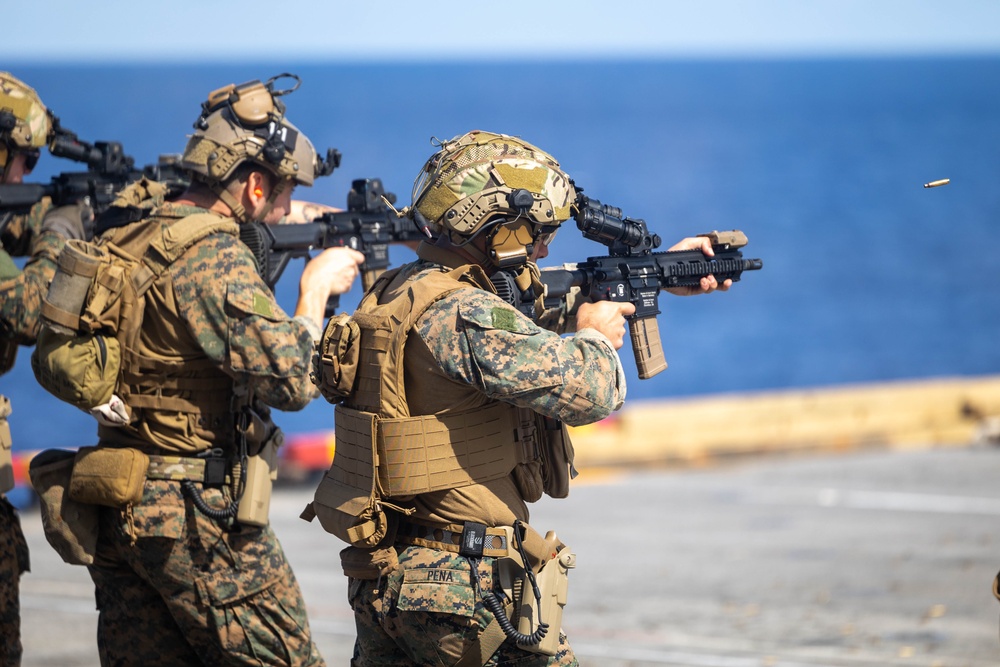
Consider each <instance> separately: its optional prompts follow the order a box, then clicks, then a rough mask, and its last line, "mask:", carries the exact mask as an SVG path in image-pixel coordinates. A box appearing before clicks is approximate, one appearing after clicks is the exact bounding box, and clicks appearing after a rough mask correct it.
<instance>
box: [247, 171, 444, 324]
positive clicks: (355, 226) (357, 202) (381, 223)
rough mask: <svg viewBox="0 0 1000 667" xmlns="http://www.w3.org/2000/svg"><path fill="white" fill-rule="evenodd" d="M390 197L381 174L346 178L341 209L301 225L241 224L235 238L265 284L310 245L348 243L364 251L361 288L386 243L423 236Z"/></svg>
mask: <svg viewBox="0 0 1000 667" xmlns="http://www.w3.org/2000/svg"><path fill="white" fill-rule="evenodd" d="M383 197H384V198H383ZM395 201H396V195H394V194H393V193H391V192H385V190H384V189H383V187H382V181H381V179H378V178H360V179H356V180H354V181H352V182H351V190H350V192H348V193H347V210H346V211H335V212H330V213H324V214H323V215H321V216H320V217H318V218H316V219H315V220H313V221H312V222H306V223H301V224H287V225H264V224H260V225H242V226H241V237H242V238H243V242H244V243H246V244H247V245H248V246H249V247H250V249H251V250H252V251H253V253H254V256H255V257H256V258H257V262H258V266H260V268H261V275H262V276H263V277H264V282H266V283H267V284H268V286H270V287H271V288H273V287H274V285H275V284H276V283H277V282H278V279H279V278H280V277H281V274H282V272H284V270H285V267H286V266H288V262H289V261H290V260H291V259H293V258H296V257H304V258H306V259H308V258H309V256H310V252H311V251H312V250H314V249H315V250H323V249H326V248H353V249H354V250H357V251H359V252H361V253H362V254H364V256H365V262H364V264H362V265H361V284H362V286H363V287H364V288H365V290H367V289H368V288H369V287H371V286H372V284H373V283H374V282H375V279H376V278H378V276H379V275H380V274H381V273H382V272H383V271H385V270H386V269H387V268H389V244H390V243H401V242H407V241H421V240H425V239H426V238H427V236H426V235H425V234H424V233H422V232H420V231H419V230H418V229H417V227H416V226H415V225H414V223H413V222H412V221H410V220H409V219H407V218H400V217H399V216H398V215H397V214H396V211H395V210H393V208H392V207H391V206H390V204H393V203H395ZM339 301H340V299H339V297H336V296H335V297H332V298H331V299H330V302H329V303H328V304H327V310H328V311H329V310H330V308H331V307H333V308H336V307H337V306H339Z"/></svg>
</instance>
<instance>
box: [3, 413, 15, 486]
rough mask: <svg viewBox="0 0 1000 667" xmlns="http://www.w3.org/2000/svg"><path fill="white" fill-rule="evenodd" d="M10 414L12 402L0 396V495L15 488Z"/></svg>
mask: <svg viewBox="0 0 1000 667" xmlns="http://www.w3.org/2000/svg"><path fill="white" fill-rule="evenodd" d="M9 414H10V400H9V399H8V398H7V397H6V396H0V493H7V492H8V491H10V490H11V489H13V488H14V455H13V453H12V450H13V448H14V440H13V439H12V438H11V437H10V424H8V423H7V416H8V415H9Z"/></svg>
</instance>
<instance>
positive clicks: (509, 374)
mask: <svg viewBox="0 0 1000 667" xmlns="http://www.w3.org/2000/svg"><path fill="white" fill-rule="evenodd" d="M416 333H417V334H418V335H419V336H420V337H421V339H422V340H423V342H424V344H425V345H426V346H427V347H428V349H429V350H430V351H431V354H433V355H434V358H435V359H436V360H437V362H438V364H439V365H440V367H441V369H442V371H443V372H444V373H445V374H446V375H447V376H448V377H450V378H451V379H453V380H455V381H457V382H462V383H464V384H468V385H472V386H474V387H476V388H477V389H479V390H480V391H481V392H483V393H484V394H486V395H487V396H489V397H491V398H494V399H497V400H501V401H504V402H507V403H512V404H514V405H517V406H520V407H526V408H530V409H532V410H534V411H535V412H538V413H540V414H544V415H546V416H549V417H554V418H556V419H561V420H562V421H564V422H566V423H567V424H570V425H572V426H579V425H582V424H589V423H592V422H595V421H598V420H600V419H603V418H605V417H607V416H608V415H609V414H611V413H612V412H613V411H615V410H617V409H618V408H620V407H621V405H622V403H623V402H624V400H625V375H624V373H623V371H622V367H621V360H620V359H619V358H618V353H617V352H616V351H615V349H614V347H612V345H611V342H610V341H609V340H608V339H607V338H605V337H604V335H602V334H600V333H598V332H597V331H594V330H591V329H587V330H584V331H581V332H578V333H577V334H575V335H572V336H568V337H565V338H564V337H560V336H559V335H558V334H555V333H552V332H550V331H546V330H545V329H543V328H541V327H539V326H538V325H536V324H535V323H534V322H532V321H531V320H529V319H528V318H526V317H524V316H523V315H522V314H521V313H519V312H518V311H517V310H516V309H514V308H512V307H511V306H510V305H508V304H507V303H505V302H504V301H502V300H501V299H499V298H497V297H495V296H494V295H492V294H489V293H487V292H484V291H481V290H459V291H458V292H455V293H453V294H451V295H449V296H447V297H445V298H444V299H442V300H440V301H438V302H437V303H436V304H434V305H433V306H432V307H431V308H429V309H428V310H427V312H425V313H424V315H423V316H422V317H421V318H420V320H419V321H418V322H417V326H416Z"/></svg>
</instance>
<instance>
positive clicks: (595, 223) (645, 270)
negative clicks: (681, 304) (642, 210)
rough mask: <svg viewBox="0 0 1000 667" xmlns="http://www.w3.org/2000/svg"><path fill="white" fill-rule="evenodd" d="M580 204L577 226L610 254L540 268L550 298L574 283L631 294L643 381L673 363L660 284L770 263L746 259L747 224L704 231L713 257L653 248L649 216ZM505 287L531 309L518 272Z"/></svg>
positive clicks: (683, 283)
mask: <svg viewBox="0 0 1000 667" xmlns="http://www.w3.org/2000/svg"><path fill="white" fill-rule="evenodd" d="M576 203H577V213H576V214H575V216H574V217H575V219H576V226H577V227H578V228H579V229H580V231H581V232H583V235H584V237H585V238H587V239H590V240H592V241H598V242H599V243H603V244H604V245H606V246H607V247H608V255H605V256H602V257H588V258H587V261H585V262H580V263H578V264H576V265H572V264H568V265H565V268H562V269H544V270H542V271H541V280H542V283H543V284H544V285H545V297H546V305H547V306H555V305H557V304H558V300H559V298H561V297H563V296H565V295H566V294H568V293H569V292H570V290H571V289H572V288H574V287H579V288H580V291H581V293H582V295H583V296H586V297H589V298H590V299H591V300H594V301H598V300H611V301H628V302H631V303H632V304H633V305H635V314H634V315H632V316H630V317H629V318H628V320H629V336H630V338H631V340H632V351H633V353H634V354H635V363H636V366H637V367H638V370H639V378H640V379H643V380H645V379H647V378H651V377H653V376H654V375H656V374H657V373H660V372H661V371H663V370H665V369H666V368H667V362H666V359H665V358H664V356H663V345H662V343H661V342H660V330H659V326H658V325H657V323H656V316H657V315H658V314H659V312H660V311H659V306H658V301H659V296H660V290H661V289H667V288H671V287H690V286H697V285H698V284H699V282H700V281H701V279H702V278H704V277H706V276H710V275H714V276H715V278H716V280H718V281H719V283H720V284H721V283H722V282H723V281H725V280H727V279H731V280H732V281H733V282H736V281H738V280H739V279H740V276H741V274H742V273H743V272H744V271H756V270H759V269H760V268H762V267H763V265H764V263H763V261H762V260H759V259H743V253H742V252H740V250H739V249H740V248H742V247H743V246H745V245H746V244H747V237H746V235H745V234H744V233H743V232H741V231H735V230H734V231H731V232H711V233H709V234H702V235H701V236H707V237H708V238H710V239H711V241H712V249H713V250H714V251H715V256H714V257H706V256H705V255H704V254H703V253H702V252H701V250H674V251H666V252H653V250H655V249H656V248H658V247H659V246H660V237H659V235H658V234H652V233H650V232H649V229H648V228H647V226H646V223H645V221H643V220H638V219H632V218H627V217H623V216H622V212H621V209H619V208H616V207H614V206H607V205H604V204H601V202H599V201H597V200H596V199H591V198H589V197H587V196H585V195H583V194H580V195H579V196H578V198H577V202H576ZM505 275H507V276H509V275H510V274H505ZM492 280H493V282H494V284H496V283H498V282H503V281H502V280H499V281H498V280H497V277H494V278H493V279H492ZM501 289H503V290H504V291H505V292H506V291H508V290H510V291H511V293H512V294H511V295H510V296H509V297H508V295H507V294H502V295H501V296H502V298H507V299H508V300H509V301H511V302H512V303H514V304H515V306H517V307H518V308H520V309H521V310H522V311H523V312H525V314H527V315H528V316H529V317H530V316H532V312H531V311H532V306H533V304H532V298H531V296H532V295H530V294H521V293H519V290H518V288H517V287H516V285H514V283H513V281H512V278H511V281H510V282H509V283H508V284H507V285H506V286H504V287H503V288H500V287H499V286H498V292H500V291H501Z"/></svg>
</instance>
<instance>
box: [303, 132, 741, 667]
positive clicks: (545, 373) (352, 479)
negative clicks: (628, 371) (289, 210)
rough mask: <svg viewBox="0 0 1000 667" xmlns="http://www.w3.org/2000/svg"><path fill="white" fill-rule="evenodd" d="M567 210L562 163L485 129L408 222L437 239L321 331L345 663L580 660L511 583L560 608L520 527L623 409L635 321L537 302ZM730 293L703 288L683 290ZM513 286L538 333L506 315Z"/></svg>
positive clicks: (591, 305)
mask: <svg viewBox="0 0 1000 667" xmlns="http://www.w3.org/2000/svg"><path fill="white" fill-rule="evenodd" d="M575 203H576V190H575V187H574V185H573V182H572V181H571V180H570V178H569V177H568V176H567V175H566V174H565V173H564V172H563V171H562V169H561V168H560V166H559V163H558V162H556V161H555V159H554V158H552V156H550V155H549V154H547V153H545V152H544V151H541V150H540V149H538V148H536V147H535V146H532V145H531V144H528V143H527V142H524V141H522V140H520V139H518V138H516V137H510V136H506V135H500V134H492V133H489V132H478V131H476V132H470V133H467V134H465V135H462V136H459V137H455V138H454V139H452V140H450V141H446V142H443V143H442V144H441V149H440V151H439V152H438V153H437V154H435V155H433V156H432V157H431V158H430V159H429V160H428V162H427V163H426V164H425V166H424V169H423V171H422V173H421V175H420V176H418V178H417V182H416V183H415V185H414V193H413V205H412V207H410V208H408V209H407V211H408V213H409V215H410V216H411V217H412V218H413V220H414V222H415V223H416V224H417V226H418V227H420V228H424V229H427V230H429V231H432V232H433V235H434V240H433V241H428V242H425V243H422V244H421V245H420V246H419V247H418V249H417V256H418V258H419V259H418V261H416V262H414V263H412V264H409V265H406V266H404V267H402V268H401V269H398V270H395V271H390V272H387V273H386V274H384V275H383V276H382V277H381V278H380V279H379V280H378V281H377V282H376V283H375V284H374V285H373V286H372V288H371V289H370V290H369V291H368V292H367V293H366V294H365V296H364V298H363V299H362V302H361V304H360V306H359V307H358V310H357V311H356V312H355V313H354V315H353V316H351V317H350V318H347V317H346V316H341V317H340V318H338V319H332V320H331V321H330V323H329V324H328V325H327V327H326V330H325V331H324V334H323V340H322V341H321V343H320V346H319V348H318V350H317V355H316V358H315V359H314V366H315V371H314V377H315V378H316V381H317V385H318V386H319V388H320V391H321V393H323V395H324V397H325V398H327V400H329V401H331V402H333V403H339V405H337V408H336V412H335V415H336V429H337V430H336V437H337V444H336V447H337V449H336V453H335V456H334V461H333V465H332V466H331V468H330V470H329V471H328V472H327V474H326V476H325V477H324V479H323V480H322V482H321V483H320V485H319V487H318V488H317V490H316V495H315V498H314V500H313V502H312V503H311V505H310V506H309V507H307V508H306V511H305V512H304V513H303V515H302V516H303V518H305V519H310V520H311V519H312V518H314V517H315V518H318V519H319V520H320V523H321V524H322V526H323V528H324V529H326V530H327V531H328V532H331V533H333V534H334V535H337V536H338V537H340V538H341V539H343V540H345V541H347V542H348V543H350V544H351V546H349V547H347V548H346V549H344V550H343V551H342V552H341V563H342V566H343V569H344V573H345V574H346V575H347V576H348V577H349V580H348V581H349V583H348V595H349V600H350V604H351V606H352V608H353V610H354V613H355V620H356V624H357V631H358V637H357V641H356V643H355V648H354V657H353V661H352V664H353V665H357V666H362V665H364V666H366V667H367V666H379V667H388V666H393V667H401V666H402V665H412V664H420V665H441V666H449V667H451V666H455V667H472V666H476V665H492V666H497V667H500V666H506V665H524V666H531V667H541V666H543V665H575V664H577V661H576V658H575V656H574V655H573V652H572V650H571V648H570V647H569V644H568V642H567V639H566V636H565V635H564V634H563V633H562V631H561V628H560V627H559V625H558V614H559V611H558V609H557V607H556V604H555V603H554V604H553V606H552V607H549V608H547V609H545V607H544V606H543V609H544V611H537V613H536V611H531V612H528V615H529V616H530V618H532V619H533V621H535V622H537V623H538V624H539V625H537V626H536V625H532V626H530V627H524V629H518V628H519V627H523V626H519V621H524V620H526V618H524V617H523V616H522V617H521V618H520V619H518V618H515V617H516V616H518V615H520V614H522V613H523V612H522V611H520V610H518V608H517V606H516V604H515V602H516V600H517V598H518V596H519V593H518V586H517V584H516V583H515V579H521V580H522V582H523V578H525V577H527V578H528V579H529V580H530V577H528V576H527V572H528V571H531V572H538V573H540V575H539V576H540V579H541V580H543V581H547V582H548V583H547V584H546V585H547V586H550V588H548V589H545V587H544V586H543V590H542V595H543V596H546V595H547V596H549V597H548V598H547V599H549V600H550V601H552V600H556V599H557V598H559V597H560V596H561V595H562V593H558V591H565V589H563V588H561V586H562V585H563V583H565V580H564V579H562V578H561V577H565V571H566V570H568V569H570V568H572V567H573V563H574V560H573V559H574V556H573V554H572V553H571V552H570V551H569V549H568V548H567V547H565V545H563V544H562V543H561V542H559V540H558V538H556V537H555V536H554V535H551V536H550V535H548V534H547V535H546V536H545V537H544V538H542V537H541V535H540V533H539V532H538V531H535V530H534V529H533V528H532V527H531V526H528V525H527V522H528V519H529V513H528V504H529V503H532V502H534V501H536V500H538V499H539V498H540V497H541V495H542V494H543V493H546V494H548V495H550V496H552V497H555V498H563V497H566V495H567V494H568V492H569V479H570V477H571V476H572V475H573V474H574V470H573V466H572V463H573V454H572V445H570V443H569V440H568V434H567V433H566V430H565V425H566V424H568V425H572V426H579V425H583V424H589V423H592V422H595V421H598V420H600V419H602V418H604V417H607V416H608V415H609V414H611V412H612V411H614V410H617V409H618V408H620V407H621V406H622V404H623V402H624V399H625V378H624V374H623V372H622V367H621V362H620V359H619V357H618V354H617V350H618V349H619V348H620V347H621V346H622V344H623V340H624V335H625V317H626V316H628V315H630V314H632V313H633V312H634V311H635V308H634V306H633V305H632V304H630V303H620V302H612V301H598V302H589V300H588V299H585V298H580V294H579V293H578V292H571V295H570V296H571V297H572V298H570V299H567V300H566V301H565V302H564V303H563V304H561V305H560V306H559V307H557V308H552V309H549V310H546V309H545V308H544V307H543V305H544V304H543V300H542V299H541V298H540V296H539V295H541V294H543V291H542V290H543V286H542V284H541V281H540V279H539V274H538V269H537V267H536V265H535V261H536V260H538V259H542V258H544V257H546V256H547V254H548V250H547V246H548V244H549V243H550V242H551V240H552V238H553V236H554V234H555V232H556V231H557V229H558V227H559V225H560V224H561V223H562V222H563V221H565V220H567V219H568V218H569V217H570V216H571V215H572V214H573V207H574V205H575ZM694 248H700V249H702V251H703V252H706V253H711V252H712V249H711V245H710V243H709V242H708V240H707V239H696V238H688V239H684V240H683V241H681V242H680V243H678V244H676V245H675V246H674V247H673V248H671V249H672V250H681V249H694ZM730 284H731V283H725V284H724V285H721V286H720V285H718V283H717V282H716V280H715V278H714V277H707V278H705V279H704V280H702V281H701V284H700V285H699V286H698V287H697V288H691V289H690V290H688V289H687V288H685V291H678V292H676V293H678V294H697V293H706V292H711V291H713V290H715V289H728V287H729V285H730ZM513 289H517V290H519V291H520V292H521V294H520V295H519V296H520V297H521V299H520V300H521V301H523V300H527V301H528V303H529V305H530V304H531V303H532V301H533V302H534V309H533V315H534V317H533V318H529V317H526V316H525V315H524V314H522V312H521V310H520V309H518V308H514V307H513V306H512V305H511V303H510V302H513V301H515V299H513V298H511V296H512V292H511V291H510V290H513ZM503 294H506V295H507V298H503V297H502V296H501V295H503ZM509 301H510V302H509ZM529 310H530V309H529ZM569 332H573V333H572V335H569V336H561V335H560V333H569ZM519 535H521V536H522V540H521V541H522V542H523V549H520V548H519V547H518V551H519V553H515V552H514V551H515V547H517V542H518V537H517V536H519ZM512 543H513V544H512ZM522 564H523V567H522ZM557 565H558V566H559V569H558V570H557V569H555V567H556V566H557ZM564 566H565V567H564ZM546 573H548V574H549V575H551V574H554V575H555V576H552V577H550V576H547V574H546ZM521 591H522V592H523V595H524V596H525V597H527V596H530V595H531V594H530V592H528V591H529V583H523V587H522V589H521ZM569 599H570V601H571V600H572V593H570V594H569ZM563 601H565V598H563ZM558 604H561V602H560V603H558ZM505 605H506V608H504V606H505ZM494 610H496V613H495V612H494ZM546 614H548V616H546ZM504 617H506V619H504ZM508 619H509V620H511V621H512V623H513V626H508V627H506V628H505V627H504V624H503V623H502V622H501V620H508ZM541 623H545V624H546V625H548V626H549V627H548V628H547V630H546V632H545V634H544V636H542V635H540V634H539V632H540V630H541V627H540V624H541Z"/></svg>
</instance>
